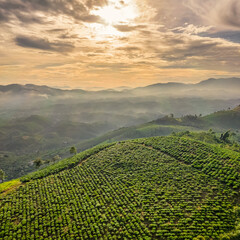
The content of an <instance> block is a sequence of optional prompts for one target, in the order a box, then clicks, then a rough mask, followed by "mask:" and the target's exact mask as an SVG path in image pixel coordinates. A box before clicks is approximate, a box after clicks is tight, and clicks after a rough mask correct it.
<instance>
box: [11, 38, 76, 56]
mask: <svg viewBox="0 0 240 240" xmlns="http://www.w3.org/2000/svg"><path fill="white" fill-rule="evenodd" d="M15 42H16V44H17V45H18V46H20V47H24V48H34V49H41V50H46V51H53V52H60V53H61V52H71V51H72V50H73V49H74V46H73V45H72V44H70V43H66V42H56V43H53V42H49V41H48V40H47V39H43V38H37V37H27V36H18V37H16V38H15Z"/></svg>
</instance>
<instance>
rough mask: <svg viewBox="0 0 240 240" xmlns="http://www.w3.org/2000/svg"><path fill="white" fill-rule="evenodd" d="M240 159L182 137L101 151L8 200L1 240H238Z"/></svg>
mask: <svg viewBox="0 0 240 240" xmlns="http://www.w3.org/2000/svg"><path fill="white" fill-rule="evenodd" d="M239 160H240V154H239V153H236V152H234V151H230V150H224V149H221V148H220V147H217V146H212V145H209V144H204V143H202V142H199V141H193V140H189V139H185V138H178V137H156V138H146V139H139V140H132V141H125V142H119V143H114V144H108V145H102V146H99V147H96V148H94V149H91V150H87V151H85V152H83V153H80V154H79V155H77V156H75V157H73V158H69V159H65V160H62V161H60V162H58V163H56V164H55V165H52V166H50V167H47V168H45V169H42V170H40V171H37V172H35V173H32V174H30V175H27V176H25V177H23V178H21V181H22V185H21V186H20V187H18V188H16V189H15V190H14V189H12V190H11V192H5V193H3V194H2V196H1V198H0V221H1V231H0V237H1V238H2V239H13V238H17V239H59V238H61V239H119V238H121V239H124V238H125V239H178V240H181V239H182V240H183V239H189V240H190V239H239V230H237V228H238V227H237V225H238V224H239V188H240V162H239ZM8 185H9V184H8ZM16 186H19V183H17V185H16ZM0 187H1V185H0ZM11 187H12V186H11ZM12 188H13V187H12ZM2 189H3V187H2ZM3 191H9V190H7V189H5V190H3ZM226 234H227V235H226Z"/></svg>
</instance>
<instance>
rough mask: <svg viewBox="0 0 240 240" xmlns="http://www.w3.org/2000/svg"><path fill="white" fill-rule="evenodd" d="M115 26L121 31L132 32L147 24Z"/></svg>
mask: <svg viewBox="0 0 240 240" xmlns="http://www.w3.org/2000/svg"><path fill="white" fill-rule="evenodd" d="M114 27H115V28H116V29H117V30H118V31H120V32H131V31H135V30H138V29H142V28H146V26H144V25H135V26H130V25H114Z"/></svg>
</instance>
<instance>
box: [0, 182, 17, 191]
mask: <svg viewBox="0 0 240 240" xmlns="http://www.w3.org/2000/svg"><path fill="white" fill-rule="evenodd" d="M20 184H21V182H20V180H19V179H14V180H12V181H9V182H4V183H1V184H0V193H2V192H5V191H7V190H9V189H10V188H13V187H16V186H18V185H20Z"/></svg>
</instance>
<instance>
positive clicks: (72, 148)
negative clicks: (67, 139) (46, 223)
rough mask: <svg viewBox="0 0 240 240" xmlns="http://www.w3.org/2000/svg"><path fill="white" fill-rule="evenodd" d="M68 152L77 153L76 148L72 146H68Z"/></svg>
mask: <svg viewBox="0 0 240 240" xmlns="http://www.w3.org/2000/svg"><path fill="white" fill-rule="evenodd" d="M70 154H74V155H76V154H77V149H76V148H75V147H74V146H73V147H71V148H70Z"/></svg>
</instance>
